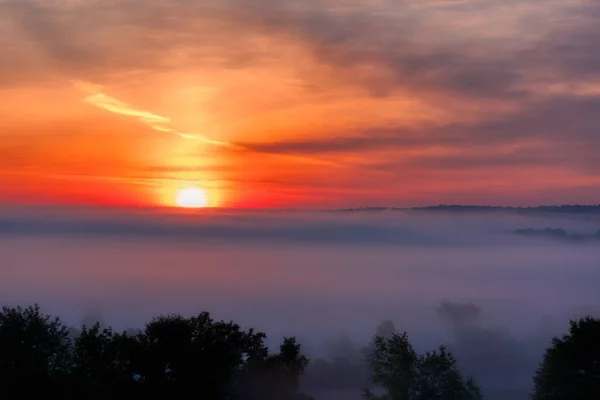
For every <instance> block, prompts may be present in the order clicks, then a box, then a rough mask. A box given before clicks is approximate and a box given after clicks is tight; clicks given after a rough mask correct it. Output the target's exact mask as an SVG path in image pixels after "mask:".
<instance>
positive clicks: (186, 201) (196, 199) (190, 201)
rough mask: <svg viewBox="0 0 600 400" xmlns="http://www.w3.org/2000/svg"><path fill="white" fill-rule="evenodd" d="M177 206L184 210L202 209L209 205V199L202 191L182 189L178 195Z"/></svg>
mask: <svg viewBox="0 0 600 400" xmlns="http://www.w3.org/2000/svg"><path fill="white" fill-rule="evenodd" d="M175 204H177V205H178V206H179V207H184V208H202V207H206V206H207V205H208V198H207V196H206V192H205V191H204V190H202V189H197V188H189V189H182V190H180V191H179V192H178V193H177V197H176V199H175Z"/></svg>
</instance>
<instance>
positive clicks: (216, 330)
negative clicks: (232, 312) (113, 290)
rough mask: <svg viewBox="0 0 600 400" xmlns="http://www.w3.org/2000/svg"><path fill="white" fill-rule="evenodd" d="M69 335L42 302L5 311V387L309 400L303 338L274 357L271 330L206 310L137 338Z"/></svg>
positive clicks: (0, 340) (1, 362)
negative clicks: (302, 384) (217, 317)
mask: <svg viewBox="0 0 600 400" xmlns="http://www.w3.org/2000/svg"><path fill="white" fill-rule="evenodd" d="M69 333H71V334H72V332H71V331H70V330H69V329H68V328H67V327H66V326H64V325H63V324H62V322H61V321H60V320H59V319H58V318H52V317H50V316H48V315H45V314H42V313H41V311H40V309H39V307H38V306H37V305H36V306H33V307H28V308H25V309H22V308H20V307H16V308H6V307H5V308H4V309H3V310H2V312H1V313H0V382H1V383H2V384H4V386H5V387H9V388H13V389H15V390H18V391H19V393H21V394H32V393H33V392H39V391H40V390H44V393H45V394H46V395H52V396H59V395H60V397H62V398H63V399H65V398H66V399H75V398H86V399H103V398H121V397H124V396H130V397H134V398H140V397H150V398H161V399H179V398H188V397H189V395H190V393H193V391H195V392H197V393H198V396H199V397H200V398H203V399H210V400H220V399H223V400H225V399H227V400H250V399H254V398H256V399H272V400H299V399H303V400H308V399H309V398H308V397H306V396H304V395H302V394H300V393H299V392H298V388H299V380H300V376H301V375H302V374H303V373H304V369H305V368H306V365H307V364H308V359H307V358H306V357H305V356H303V355H302V354H301V352H300V345H299V344H297V343H296V339H295V338H285V339H284V341H283V343H282V344H281V347H280V350H279V353H277V354H271V355H269V352H268V349H267V348H266V347H265V345H264V339H265V337H266V336H265V334H264V333H259V332H255V331H254V330H252V329H249V330H243V329H242V328H241V327H240V326H239V325H237V324H235V323H233V322H224V321H214V320H213V319H212V318H211V316H210V314H209V313H206V312H204V313H201V314H199V315H197V316H194V317H190V318H185V317H182V316H179V315H172V316H161V317H158V318H155V319H153V320H152V321H151V322H150V323H148V324H147V325H146V327H145V328H144V329H143V330H141V331H137V332H135V333H133V334H132V333H131V332H130V333H129V334H127V333H115V332H114V331H113V330H112V329H111V328H101V326H100V323H96V324H94V325H93V326H92V327H86V326H84V327H83V329H82V330H81V332H78V333H77V335H76V336H75V337H74V340H72V341H71V340H69V338H68V336H69ZM29 389H31V393H29V392H28V390H29ZM250 389H252V390H250ZM257 389H260V390H257ZM198 391H199V392H198Z"/></svg>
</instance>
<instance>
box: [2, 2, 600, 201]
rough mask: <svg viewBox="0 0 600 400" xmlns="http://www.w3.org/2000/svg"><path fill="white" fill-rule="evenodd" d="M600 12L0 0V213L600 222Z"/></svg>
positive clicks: (526, 6) (486, 5) (490, 5)
mask: <svg viewBox="0 0 600 400" xmlns="http://www.w3.org/2000/svg"><path fill="white" fill-rule="evenodd" d="M598 12H600V6H599V5H598V3H597V2H593V1H585V0H574V1H571V0H561V1H558V0H549V1H547V2H544V6H543V7H542V6H541V5H540V4H539V2H537V1H534V0H524V1H516V0H508V1H503V2H496V1H491V0H464V1H458V0H457V1H453V0H449V1H428V0H424V1H415V0H400V1H392V0H387V1H386V0H372V1H352V0H349V1H333V0H307V1H306V2H297V1H295V2H292V1H287V0H277V1H276V0H265V1H252V0H244V1H242V0H226V1H222V2H209V1H200V0H198V1H191V0H190V1H188V0H173V1H164V0H160V1H159V0H111V1H109V0H106V1H97V0H62V1H47V0H44V1H41V0H39V1H36V0H0V48H1V49H2V52H3V56H2V60H0V203H3V202H4V203H7V202H8V203H14V202H18V203H51V204H52V203H84V204H88V203H89V204H104V205H111V204H112V205H150V206H155V205H173V202H174V198H175V195H176V193H177V191H178V190H179V189H180V188H184V187H187V186H198V187H201V188H203V189H205V190H206V192H207V195H208V198H209V204H210V205H212V206H225V207H229V206H232V207H236V206H239V207H290V208H291V207H311V208H312V207H337V206H340V207H348V206H371V205H390V206H410V205H420V204H438V203H493V204H515V205H521V204H539V203H590V202H597V199H598V198H599V196H600V158H599V157H598V156H597V150H595V149H597V148H600V135H599V134H598V132H600V119H598V117H597V115H598V113H600V111H599V110H600V74H599V73H598V71H599V70H600V68H598V67H599V66H600V50H598V46H596V44H597V40H600V28H599V27H598V24H597V23H596V21H597V20H595V19H594V15H598V14H597V13H598ZM595 43H596V44H595Z"/></svg>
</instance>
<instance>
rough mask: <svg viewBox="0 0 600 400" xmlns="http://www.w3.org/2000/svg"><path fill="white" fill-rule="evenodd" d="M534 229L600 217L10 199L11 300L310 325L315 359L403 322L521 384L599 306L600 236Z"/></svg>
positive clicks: (61, 309)
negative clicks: (79, 204)
mask: <svg viewBox="0 0 600 400" xmlns="http://www.w3.org/2000/svg"><path fill="white" fill-rule="evenodd" d="M525 228H532V229H536V230H537V229H546V228H552V229H563V230H565V231H567V232H569V233H574V234H581V235H593V234H595V232H597V231H598V230H600V221H599V220H598V217H597V216H596V215H593V214H590V215H587V214H583V215H569V214H559V213H549V214H542V213H529V214H527V213H516V212H509V211H505V212H479V213H453V212H440V211H428V212H425V211H400V210H394V211H353V212H311V213H308V212H292V211H288V212H285V211H279V212H258V211H237V212H234V211H219V212H216V211H203V212H198V213H184V214H175V213H170V214H166V213H162V214H161V213H158V212H155V211H153V210H150V211H144V212H142V211H139V210H138V211H133V210H117V211H108V210H97V209H80V210H72V209H71V210H65V209H29V208H19V209H3V210H0V254H1V255H2V258H1V263H0V301H1V302H2V304H5V305H12V304H31V303H35V302H37V303H39V304H40V305H41V306H42V308H43V309H44V311H47V312H50V313H53V314H57V315H59V316H60V317H61V318H63V319H64V320H65V321H66V322H67V323H68V324H70V325H72V326H80V325H81V324H82V323H83V322H86V321H90V320H96V319H101V320H102V321H103V322H104V323H106V324H109V325H112V326H113V327H115V328H118V329H126V328H137V327H141V326H142V325H143V323H144V322H146V321H148V320H149V319H150V318H151V317H152V316H155V315H157V314H161V313H181V314H185V315H189V314H193V313H198V312H200V311H202V310H206V311H210V312H211V313H212V314H213V315H214V316H215V317H216V318H223V319H225V320H234V321H236V322H238V323H240V324H242V325H244V326H247V327H255V328H257V329H259V330H263V331H265V332H267V334H268V335H269V344H273V345H275V344H276V343H277V342H278V341H279V339H280V338H281V336H283V335H294V336H297V337H298V338H299V339H300V341H301V343H302V344H303V349H304V350H305V352H306V353H307V354H308V355H309V356H310V357H311V358H329V359H333V358H334V357H335V356H336V354H338V355H339V352H340V350H339V349H340V346H341V348H345V349H346V350H344V351H343V352H345V354H346V355H348V354H350V353H349V350H348V349H354V350H356V352H357V354H359V353H360V348H362V347H364V346H365V345H366V344H367V343H368V341H369V339H370V337H371V336H372V335H373V334H374V332H375V329H376V327H377V325H378V324H379V323H380V322H382V321H384V320H392V321H393V322H394V324H395V326H396V328H397V329H398V330H399V331H407V332H408V334H409V336H410V339H411V342H412V343H413V344H414V345H415V347H416V348H417V349H418V350H421V351H424V350H430V349H433V348H435V347H436V346H437V345H440V344H449V345H450V346H451V348H453V349H454V350H455V351H456V352H457V356H458V358H459V362H460V365H461V367H462V368H463V369H464V370H465V371H466V372H467V373H473V374H475V376H476V378H477V379H478V380H479V382H480V383H481V384H482V386H484V388H485V389H486V390H488V391H489V390H492V389H507V390H508V389H518V390H521V391H523V392H524V391H526V390H528V388H529V385H530V382H531V374H532V373H533V369H534V368H535V366H536V364H537V363H538V362H539V361H540V360H541V355H542V354H543V350H544V347H545V346H547V345H548V344H549V343H550V339H551V337H552V335H557V334H562V333H564V332H565V331H566V329H567V327H568V321H569V318H570V317H577V316H583V315H585V314H590V313H591V314H594V313H596V306H598V305H600V291H598V283H600V268H598V264H599V263H598V260H600V241H590V242H587V241H586V242H572V241H564V240H560V239H557V238H552V237H549V238H546V237H543V236H532V237H529V236H524V235H518V234H516V233H515V231H516V230H518V229H525ZM444 301H448V302H450V303H449V304H447V305H446V308H444V309H442V310H441V311H440V310H439V307H440V305H441V304H442V302H444ZM598 309H600V308H598ZM469 310H470V311H469ZM336 346H337V347H336ZM344 346H345V347H344ZM336 349H338V350H336ZM336 352H337V353H336ZM359 394H360V393H359Z"/></svg>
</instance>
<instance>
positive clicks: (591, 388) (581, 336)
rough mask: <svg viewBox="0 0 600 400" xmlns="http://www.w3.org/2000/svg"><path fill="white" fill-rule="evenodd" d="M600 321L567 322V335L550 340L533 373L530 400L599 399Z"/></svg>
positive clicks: (589, 319) (592, 319) (589, 318)
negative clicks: (532, 391)
mask: <svg viewBox="0 0 600 400" xmlns="http://www.w3.org/2000/svg"><path fill="white" fill-rule="evenodd" d="M599 338H600V319H594V318H591V317H586V318H583V319H579V320H575V321H570V329H569V333H568V334H566V335H564V336H563V337H561V338H554V339H553V340H552V346H551V347H549V348H548V349H547V350H546V353H545V355H544V358H543V360H542V362H541V364H540V366H539V368H538V369H537V371H536V374H535V376H534V378H533V381H534V393H533V396H532V397H533V399H534V400H567V399H568V400H587V399H589V400H592V399H598V398H600V346H598V339H599Z"/></svg>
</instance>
